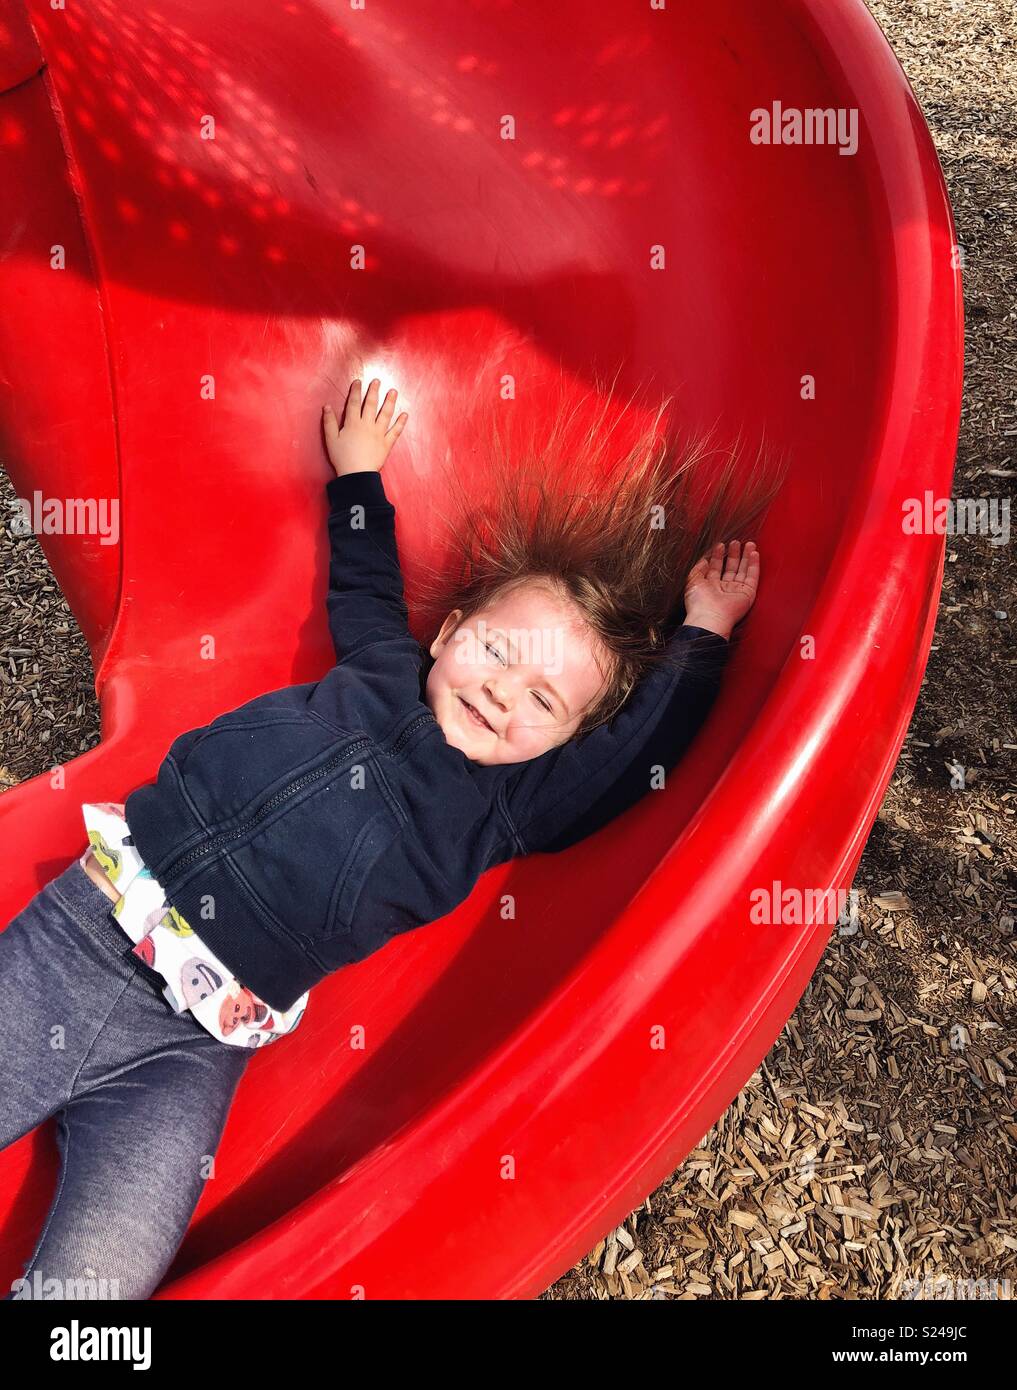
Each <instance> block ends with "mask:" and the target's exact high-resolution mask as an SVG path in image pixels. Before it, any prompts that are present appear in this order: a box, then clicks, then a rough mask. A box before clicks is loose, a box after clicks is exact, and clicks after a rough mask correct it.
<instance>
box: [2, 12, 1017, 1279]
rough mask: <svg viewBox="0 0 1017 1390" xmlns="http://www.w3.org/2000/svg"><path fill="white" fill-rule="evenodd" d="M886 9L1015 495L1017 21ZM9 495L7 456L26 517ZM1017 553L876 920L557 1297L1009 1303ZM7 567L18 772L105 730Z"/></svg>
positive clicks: (975, 567) (1002, 550)
mask: <svg viewBox="0 0 1017 1390" xmlns="http://www.w3.org/2000/svg"><path fill="white" fill-rule="evenodd" d="M870 8H871V9H872V12H873V14H874V15H875V17H876V18H877V19H878V21H879V22H880V24H881V25H882V27H883V30H884V32H885V33H886V34H887V36H888V37H889V39H890V41H891V43H892V44H893V46H894V48H895V50H896V52H897V54H898V56H899V57H900V59H901V62H902V64H903V66H904V68H905V71H906V72H907V74H908V77H909V78H910V80H911V83H912V86H913V87H914V89H915V91H916V93H917V95H918V97H919V100H920V101H921V102H922V106H923V109H924V111H925V114H926V117H927V119H928V121H929V124H930V126H931V128H932V132H933V135H934V137H935V140H936V144H937V148H938V150H939V154H940V158H941V160H942V163H943V167H944V170H945V172H946V177H947V181H948V184H949V188H950V194H951V198H952V201H953V207H954V212H955V217H956V220H957V226H958V236H959V239H960V242H961V244H962V245H963V247H964V256H965V270H964V281H965V297H966V313H967V367H966V400H965V410H964V419H963V425H962V435H961V443H960V450H959V454H958V462H957V472H956V478H955V489H954V491H955V495H956V496H959V497H980V496H999V497H1005V496H1008V495H1009V493H1010V491H1011V488H1012V482H1011V480H1012V479H1013V477H1014V476H1015V474H1017V469H1015V465H1014V458H1015V454H1017V424H1015V419H1014V392H1015V376H1014V372H1015V364H1017V273H1015V268H1014V257H1013V247H1014V246H1015V244H1017V229H1015V225H1014V223H1015V217H1014V213H1015V203H1017V177H1015V175H1017V104H1015V101H1014V96H1013V93H1014V91H1015V90H1017V12H1015V10H1014V8H1013V7H1012V6H1011V5H1007V4H1001V3H992V2H991V0H965V3H963V4H959V3H952V2H951V0H935V2H934V3H933V2H932V0H930V3H928V4H921V3H915V0H872V3H871V4H870ZM13 496H14V493H13V489H12V488H11V487H10V484H9V482H8V481H7V479H6V477H4V476H2V475H0V506H2V507H3V509H4V512H5V513H6V514H8V515H9V513H8V505H9V502H10V501H11V500H12V499H13ZM1014 568H1015V567H1014V559H1013V549H1012V547H1011V546H1009V545H1003V546H994V545H992V544H991V543H990V541H989V539H988V538H981V537H972V536H953V537H948V546H947V564H946V567H945V579H944V589H943V597H942V603H941V608H940V613H939V621H938V625H937V629H936V638H935V645H934V647H933V650H932V654H931V657H930V661H929V666H928V671H927V674H926V678H925V683H924V685H923V688H922V692H921V695H920V698H919V701H918V706H917V708H916V711H915V716H914V719H913V721H912V725H911V729H910V731H909V734H908V737H907V741H906V743H905V746H904V749H903V751H902V754H901V757H900V760H899V762H898V765H897V768H896V771H895V774H894V777H893V780H892V782H891V784H890V787H889V789H888V791H887V795H886V798H885V801H884V804H883V806H882V809H881V810H880V812H879V818H878V820H877V822H876V824H875V826H874V827H873V831H872V834H871V836H870V838H869V841H868V844H867V846H866V849H865V853H864V855H863V858H862V861H861V865H860V868H859V871H858V874H857V876H856V879H855V883H854V887H855V888H856V889H857V890H858V908H859V922H858V924H857V927H856V929H855V930H854V931H852V930H851V928H850V927H849V928H848V929H847V930H846V931H844V930H842V929H840V928H838V929H837V930H835V932H834V933H833V935H832V937H831V940H830V943H829V945H828V947H827V950H826V954H825V956H824V958H823V960H822V962H821V964H820V967H819V969H818V970H817V972H816V974H815V976H814V977H813V979H812V981H811V983H810V985H809V987H808V989H807V990H806V992H805V995H804V996H803V998H802V1000H801V1002H800V1003H799V1005H798V1007H797V1008H796V1010H795V1012H794V1015H793V1016H792V1018H791V1019H790V1021H789V1022H788V1024H787V1026H786V1028H785V1029H784V1030H783V1032H782V1033H781V1035H780V1037H779V1038H778V1040H777V1042H776V1043H775V1044H774V1046H773V1048H772V1049H771V1051H770V1053H769V1055H768V1056H767V1057H766V1059H765V1060H764V1061H763V1063H762V1064H761V1065H760V1067H759V1068H758V1070H757V1071H756V1072H755V1073H754V1075H753V1076H752V1077H751V1079H750V1080H749V1082H748V1084H747V1085H746V1087H745V1088H744V1090H743V1091H742V1092H741V1094H740V1095H739V1096H738V1097H737V1098H736V1100H735V1101H734V1102H733V1104H732V1105H731V1106H730V1107H729V1109H728V1110H727V1112H726V1113H725V1114H724V1115H723V1117H722V1118H721V1119H720V1120H719V1121H718V1123H717V1124H716V1125H715V1126H714V1127H713V1129H711V1131H710V1132H709V1134H707V1135H705V1136H704V1137H703V1139H702V1142H701V1144H700V1146H699V1147H698V1148H697V1149H696V1150H694V1151H693V1152H692V1153H691V1154H690V1155H689V1156H688V1158H687V1159H686V1160H685V1162H684V1163H682V1165H681V1167H680V1168H679V1169H678V1170H677V1172H675V1173H674V1174H672V1175H671V1177H670V1178H669V1179H668V1180H667V1181H666V1182H665V1183H663V1184H662V1185H661V1186H660V1187H659V1188H658V1189H657V1190H656V1191H655V1192H653V1193H652V1194H651V1195H650V1196H649V1197H648V1198H647V1200H646V1202H645V1203H644V1205H643V1206H641V1207H640V1208H639V1209H638V1210H637V1211H635V1212H633V1213H632V1214H631V1215H630V1216H629V1218H628V1219H627V1220H626V1222H625V1223H624V1224H623V1225H621V1226H619V1227H618V1228H617V1230H615V1231H613V1232H612V1233H610V1235H609V1236H608V1237H607V1238H606V1239H605V1240H603V1241H601V1242H600V1244H599V1245H598V1246H597V1247H596V1248H595V1249H594V1250H592V1251H591V1252H590V1253H589V1255H588V1256H587V1257H586V1258H585V1259H584V1260H583V1261H582V1263H581V1264H580V1265H578V1266H577V1267H576V1268H575V1269H573V1270H571V1271H569V1272H568V1273H567V1274H565V1275H563V1276H562V1278H561V1279H559V1280H558V1281H557V1282H556V1283H555V1284H554V1285H553V1286H552V1287H551V1288H550V1289H549V1290H547V1291H546V1292H545V1293H544V1294H543V1295H542V1297H543V1298H545V1299H589V1298H594V1299H643V1298H653V1299H670V1298H673V1299H682V1300H691V1299H700V1298H702V1299H743V1300H746V1299H747V1300H754V1299H888V1298H902V1297H915V1296H917V1297H926V1298H928V1297H944V1296H946V1297H950V1296H958V1297H965V1296H967V1297H983V1296H985V1295H986V1293H988V1294H989V1295H990V1296H996V1297H1001V1298H1007V1297H1012V1295H1013V1288H1014V1285H1015V1284H1017V1182H1015V1175H1017V1123H1015V1116H1014V1101H1013V1090H1014V1085H1015V1072H1017V1022H1015V1008H1014V1005H1015V999H1017V960H1015V938H1014V916H1015V912H1014V899H1015V894H1014V871H1013V867H1012V866H1013V864H1014V862H1015V855H1014V848H1015V839H1017V835H1015V828H1014V814H1015V806H1017V801H1015V792H1014V789H1013V777H1012V767H1013V752H1014V748H1015V745H1017V737H1015V730H1014V718H1013V712H1012V711H1013V708H1014V697H1013V691H1014V687H1015V685H1017V674H1015V672H1014V647H1013V640H1012V633H1013V615H1014V610H1015V604H1014ZM2 582H3V593H2V599H0V645H2V647H3V651H4V656H3V661H2V662H0V724H2V727H3V729H4V752H3V756H2V758H0V788H3V787H9V786H14V785H16V784H17V783H18V782H20V781H22V780H24V779H26V778H28V777H32V776H35V775H36V774H38V773H40V772H43V771H45V770H47V769H49V768H50V767H52V766H53V765H55V764H56V763H60V762H65V761H68V760H69V759H71V758H73V757H74V756H75V755H76V754H77V753H79V752H81V751H83V750H84V749H87V748H91V747H93V746H94V745H95V744H96V743H97V742H98V736H99V722H98V708H97V705H96V702H95V698H94V693H93V685H92V682H93V676H92V669H91V664H90V660H89V655H88V649H87V647H86V645H85V643H84V640H83V639H82V637H81V634H80V632H79V630H78V627H77V624H76V623H75V621H74V619H73V618H72V617H71V615H70V613H69V611H68V609H67V607H66V604H65V602H64V599H63V596H62V594H61V592H60V590H59V588H58V587H57V585H56V584H55V583H54V581H53V579H52V577H51V575H50V572H49V569H48V566H47V564H46V562H45V559H44V558H43V555H42V552H41V550H40V549H39V547H38V544H37V542H35V541H34V540H33V539H32V538H31V537H27V538H24V539H22V540H19V541H18V542H17V543H16V544H14V545H13V546H11V545H5V552H4V563H3V581H2ZM964 1280H968V1281H972V1283H971V1284H962V1283H960V1284H956V1285H955V1283H954V1281H964ZM979 1281H981V1284H979Z"/></svg>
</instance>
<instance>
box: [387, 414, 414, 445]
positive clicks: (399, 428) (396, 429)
mask: <svg viewBox="0 0 1017 1390" xmlns="http://www.w3.org/2000/svg"><path fill="white" fill-rule="evenodd" d="M409 418H410V417H409V416H408V415H407V414H406V411H405V410H404V411H403V413H402V414H401V415H400V416H399V419H398V420H397V421H396V422H395V424H394V425H393V426H392V428H391V429H390V430H389V432H388V434H386V436H385V439H386V441H387V442H389V443H390V444H394V443H395V442H396V440H397V439H398V438H399V436H400V435H401V434H402V432H403V430H404V429H405V428H406V421H407V420H408V419H409Z"/></svg>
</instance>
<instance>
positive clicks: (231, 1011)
mask: <svg viewBox="0 0 1017 1390" xmlns="http://www.w3.org/2000/svg"><path fill="white" fill-rule="evenodd" d="M81 811H82V815H83V816H84V820H85V828H86V830H87V831H88V844H89V849H87V850H86V851H85V852H84V854H82V855H81V857H80V860H79V863H80V864H81V866H82V868H84V866H85V860H86V859H87V858H88V854H89V850H91V851H92V852H93V853H94V854H95V857H96V858H97V859H98V861H99V863H100V864H101V865H102V868H103V869H104V870H105V872H106V874H107V875H108V876H109V878H110V880H111V881H112V883H113V884H114V885H115V887H116V888H117V889H118V891H119V892H120V893H121V894H122V896H121V897H120V898H118V899H117V901H116V902H115V903H111V905H110V915H111V916H112V917H113V919H114V921H116V922H118V923H119V924H120V926H121V927H123V929H124V931H125V932H126V933H127V935H128V936H129V937H130V939H131V940H132V941H133V942H134V943H135V946H134V951H133V954H134V955H136V956H137V957H138V958H139V960H142V961H144V963H145V964H146V965H147V966H148V967H149V968H150V969H152V970H155V971H156V972H157V973H158V974H159V975H161V976H162V978H163V979H164V980H165V981H166V987H165V989H164V990H163V994H164V995H165V997H166V1001H167V1003H168V1004H169V1006H170V1008H171V1009H173V1011H174V1013H182V1012H183V1010H184V1009H190V1011H191V1013H192V1014H193V1015H194V1017H195V1018H196V1019H197V1021H198V1022H199V1023H200V1024H201V1025H202V1027H204V1028H206V1029H207V1030H208V1032H210V1033H211V1034H212V1035H213V1037H215V1038H218V1039H219V1041H220V1042H224V1043H229V1044H230V1045H232V1046H234V1047H263V1046H265V1044H267V1043H271V1042H275V1041H276V1039H277V1038H281V1037H283V1036H284V1034H286V1033H292V1032H293V1030H294V1028H296V1026H297V1024H298V1023H299V1022H300V1020H301V1017H302V1016H303V1013H304V1009H305V1007H306V1005H307V992H305V993H304V994H302V995H301V996H300V998H299V999H297V1000H296V1001H295V1002H294V1003H293V1005H292V1006H291V1007H290V1008H289V1009H287V1010H286V1011H285V1012H280V1011H279V1010H278V1009H273V1008H271V1007H270V1006H269V1005H268V1004H266V1003H264V1002H263V1001H262V1000H261V999H259V998H258V996H257V995H256V994H253V993H252V992H251V991H250V990H249V989H245V988H244V986H243V985H242V984H241V983H240V982H239V980H237V979H236V977H235V976H234V975H233V974H232V973H231V972H230V971H229V970H228V969H227V968H226V966H224V965H223V964H222V962H221V961H220V960H219V959H218V957H217V956H215V955H213V953H212V952H211V951H210V950H209V948H208V947H207V946H206V945H204V943H203V942H202V941H201V939H200V938H199V937H198V935H197V934H196V933H195V931H194V930H193V928H192V927H191V926H190V925H189V924H188V923H187V922H186V921H185V920H184V918H183V917H181V915H180V913H179V912H178V911H177V910H176V908H175V907H171V906H170V905H169V903H167V901H166V896H165V894H164V893H163V891H162V888H161V887H160V886H159V883H158V880H157V879H155V878H153V877H152V874H151V873H150V871H149V870H148V869H147V868H146V867H145V864H144V862H143V861H142V859H141V856H140V855H139V854H138V851H137V850H136V849H135V847H134V841H133V839H132V837H131V832H130V827H129V826H128V824H127V821H126V820H125V819H124V814H123V812H124V807H123V803H122V802H111V801H102V802H86V803H84V804H83V805H82V807H81Z"/></svg>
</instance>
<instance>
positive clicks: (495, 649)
mask: <svg viewBox="0 0 1017 1390" xmlns="http://www.w3.org/2000/svg"><path fill="white" fill-rule="evenodd" d="M484 646H485V647H486V648H487V650H488V651H489V652H494V654H495V656H496V657H497V658H498V660H499V661H501V662H503V663H504V661H505V658H504V657H503V656H502V654H501V652H500V651H499V650H498V648H497V647H492V646H491V644H490V642H485V643H484Z"/></svg>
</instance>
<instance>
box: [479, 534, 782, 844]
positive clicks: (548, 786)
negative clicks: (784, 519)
mask: <svg viewBox="0 0 1017 1390" xmlns="http://www.w3.org/2000/svg"><path fill="white" fill-rule="evenodd" d="M758 583H759V553H758V551H757V550H756V547H755V545H754V544H753V543H752V542H751V541H748V542H746V545H745V549H744V551H743V550H742V547H741V545H740V544H739V542H738V541H731V542H730V546H729V547H728V548H727V550H726V553H725V547H724V545H723V542H718V543H717V545H716V546H715V547H714V549H713V551H712V552H711V554H710V555H708V556H704V557H703V559H701V560H700V561H699V562H698V564H696V565H695V566H694V567H693V569H692V571H691V573H690V574H689V577H688V581H687V583H686V586H685V610H686V622H685V626H684V627H680V628H679V629H678V630H677V631H676V632H675V633H674V634H673V635H672V636H671V638H670V640H669V641H668V643H667V646H666V659H665V661H664V662H662V663H661V664H660V665H659V666H655V667H654V668H652V669H651V670H650V671H649V672H648V673H647V675H646V676H644V677H643V679H642V680H641V681H640V682H639V684H638V686H637V687H636V689H635V690H634V691H633V693H632V694H631V695H630V697H629V699H628V700H627V701H626V703H625V704H624V705H623V706H622V708H621V710H620V711H619V713H618V714H616V715H615V717H614V718H613V719H612V720H610V721H609V723H607V724H601V725H600V726H599V727H598V728H596V729H594V730H593V731H592V732H591V733H590V734H589V735H587V737H586V738H583V739H579V740H571V741H569V742H568V743H565V744H562V745H561V747H559V748H555V749H552V750H551V752H550V753H545V754H543V755H542V756H541V757H539V758H536V759H534V761H533V762H532V763H524V764H522V765H521V767H520V770H519V772H518V773H517V774H516V776H515V777H513V778H512V779H511V780H510V783H509V785H508V787H507V789H506V798H507V799H506V804H507V807H508V811H509V814H510V816H511V818H512V820H513V822H514V824H515V827H516V830H517V831H518V836H519V839H520V840H521V841H522V844H523V845H524V847H525V852H530V851H533V850H542V851H545V852H550V851H555V850H561V849H566V848H568V846H569V845H573V844H575V843H576V842H577V841H578V840H581V839H584V838H585V837H586V836H587V835H592V834H593V832H594V831H595V830H600V829H601V828H602V827H603V826H605V825H607V824H608V823H609V822H610V821H612V820H614V818H615V817H616V816H618V815H620V814H621V813H622V811H626V810H628V809H629V807H631V806H634V805H635V803H636V802H637V801H639V800H640V799H641V797H643V796H644V795H645V794H646V793H647V792H648V791H650V790H651V788H652V787H653V786H655V785H659V781H660V779H659V769H661V768H663V769H664V771H665V772H670V771H671V769H672V768H673V767H674V766H675V764H676V763H677V762H678V760H679V759H680V758H681V756H682V754H683V753H684V752H685V750H686V749H687V748H688V746H689V744H690V743H691V742H692V740H693V738H695V736H696V734H697V733H698V732H699V729H700V728H701V726H702V725H703V723H704V722H705V720H706V716H707V715H708V714H709V712H710V709H711V707H712V705H713V702H714V700H715V699H716V696H717V692H718V690H719V688H720V681H721V677H722V675H723V672H724V668H725V666H726V664H727V658H728V656H729V654H730V646H729V644H728V641H727V638H728V636H729V634H730V632H731V629H732V628H733V627H734V625H735V624H736V623H737V622H740V621H741V619H742V618H743V617H744V616H745V614H746V613H747V612H748V610H749V609H750V608H751V606H752V604H753V602H754V601H755V596H756V590H757V588H758ZM654 778H656V780H653V779H654Z"/></svg>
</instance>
